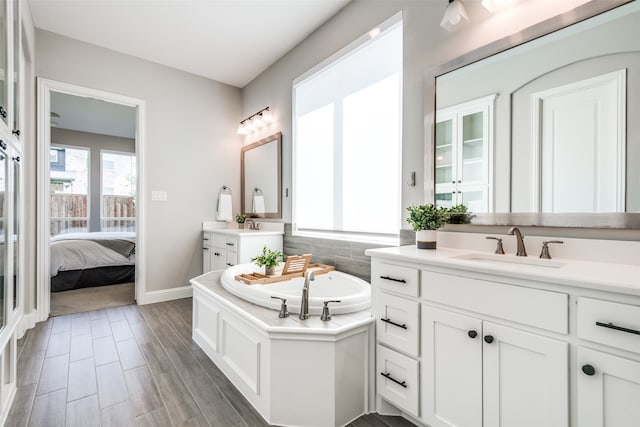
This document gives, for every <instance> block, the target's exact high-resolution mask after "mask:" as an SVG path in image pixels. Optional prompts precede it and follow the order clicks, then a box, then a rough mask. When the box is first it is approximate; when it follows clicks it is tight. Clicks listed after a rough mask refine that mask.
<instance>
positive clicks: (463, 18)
mask: <svg viewBox="0 0 640 427" xmlns="http://www.w3.org/2000/svg"><path fill="white" fill-rule="evenodd" d="M467 21H469V16H468V15H467V11H466V10H465V8H464V5H463V4H462V1H461V0H449V5H448V6H447V9H446V10H445V11H444V16H443V17H442V21H441V22H440V26H441V27H442V28H444V29H445V30H447V31H453V29H454V28H455V27H457V26H458V25H460V24H462V23H464V22H467Z"/></svg>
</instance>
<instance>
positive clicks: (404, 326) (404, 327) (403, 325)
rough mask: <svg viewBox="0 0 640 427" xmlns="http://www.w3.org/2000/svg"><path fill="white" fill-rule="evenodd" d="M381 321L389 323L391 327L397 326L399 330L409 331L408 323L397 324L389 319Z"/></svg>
mask: <svg viewBox="0 0 640 427" xmlns="http://www.w3.org/2000/svg"><path fill="white" fill-rule="evenodd" d="M380 320H382V321H383V322H384V323H388V324H390V325H393V326H397V327H398V328H402V329H407V324H406V323H403V324H400V323H396V322H394V321H393V320H391V319H389V318H386V319H385V318H381V319H380Z"/></svg>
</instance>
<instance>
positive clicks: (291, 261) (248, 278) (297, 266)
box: [235, 254, 336, 285]
mask: <svg viewBox="0 0 640 427" xmlns="http://www.w3.org/2000/svg"><path fill="white" fill-rule="evenodd" d="M310 261H311V255H309V254H307V255H291V256H289V257H287V261H286V262H285V264H284V268H283V269H282V271H281V272H279V273H276V274H273V275H271V276H267V275H266V274H262V273H245V274H237V275H236V276H235V279H236V280H239V281H241V282H243V283H246V284H247V285H268V284H270V283H276V282H284V281H286V280H291V279H295V278H296V277H304V275H305V274H306V272H307V270H311V271H313V272H314V273H315V274H325V273H328V272H330V271H333V270H335V269H336V268H335V267H334V266H332V265H326V264H311V263H310Z"/></svg>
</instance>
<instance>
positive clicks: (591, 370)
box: [582, 365, 596, 376]
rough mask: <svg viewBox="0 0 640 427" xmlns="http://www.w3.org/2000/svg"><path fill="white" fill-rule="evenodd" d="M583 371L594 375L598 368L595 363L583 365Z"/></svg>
mask: <svg viewBox="0 0 640 427" xmlns="http://www.w3.org/2000/svg"><path fill="white" fill-rule="evenodd" d="M582 372H584V374H585V375H589V376H592V375H594V374H595V373H596V368H594V367H593V365H582Z"/></svg>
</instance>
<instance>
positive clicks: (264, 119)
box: [238, 107, 273, 135]
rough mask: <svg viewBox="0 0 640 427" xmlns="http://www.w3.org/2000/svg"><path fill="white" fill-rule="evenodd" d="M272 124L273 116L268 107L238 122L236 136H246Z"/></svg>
mask: <svg viewBox="0 0 640 427" xmlns="http://www.w3.org/2000/svg"><path fill="white" fill-rule="evenodd" d="M271 123H273V116H272V115H271V110H270V109H269V107H266V108H263V109H262V110H260V111H258V112H257V113H255V114H252V115H250V116H249V117H247V118H246V119H244V120H242V121H241V122H240V126H238V135H248V134H250V133H251V132H254V131H256V130H259V129H262V128H263V127H265V126H267V125H270V124H271Z"/></svg>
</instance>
